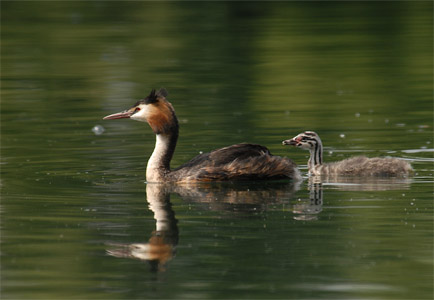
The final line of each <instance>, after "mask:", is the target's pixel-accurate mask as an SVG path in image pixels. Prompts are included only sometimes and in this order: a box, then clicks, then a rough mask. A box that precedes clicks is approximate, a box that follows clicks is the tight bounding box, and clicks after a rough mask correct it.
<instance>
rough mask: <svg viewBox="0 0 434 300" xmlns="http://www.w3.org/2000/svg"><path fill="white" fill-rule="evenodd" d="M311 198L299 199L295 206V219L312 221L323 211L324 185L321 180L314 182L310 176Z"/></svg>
mask: <svg viewBox="0 0 434 300" xmlns="http://www.w3.org/2000/svg"><path fill="white" fill-rule="evenodd" d="M308 190H309V200H307V201H306V200H303V199H298V202H297V203H296V204H295V205H294V207H293V212H294V219H295V220H300V221H312V220H317V219H318V214H319V213H320V212H321V211H322V205H323V187H322V183H321V182H312V181H311V180H310V178H309V183H308Z"/></svg>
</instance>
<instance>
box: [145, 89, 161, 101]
mask: <svg viewBox="0 0 434 300" xmlns="http://www.w3.org/2000/svg"><path fill="white" fill-rule="evenodd" d="M157 97H158V95H157V93H156V92H155V89H152V91H151V93H150V94H149V96H148V97H146V98H145V99H144V100H145V103H146V104H150V103H155V102H158V99H157Z"/></svg>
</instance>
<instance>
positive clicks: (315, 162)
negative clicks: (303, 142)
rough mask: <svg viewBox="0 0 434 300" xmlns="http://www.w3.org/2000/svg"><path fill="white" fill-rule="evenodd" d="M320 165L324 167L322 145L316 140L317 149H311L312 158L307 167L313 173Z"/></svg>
mask: <svg viewBox="0 0 434 300" xmlns="http://www.w3.org/2000/svg"><path fill="white" fill-rule="evenodd" d="M319 165H322V143H321V141H320V140H319V139H318V140H316V143H315V147H313V148H311V149H310V157H309V161H308V162H307V166H308V168H309V171H310V172H311V173H312V171H313V169H314V167H315V166H319Z"/></svg>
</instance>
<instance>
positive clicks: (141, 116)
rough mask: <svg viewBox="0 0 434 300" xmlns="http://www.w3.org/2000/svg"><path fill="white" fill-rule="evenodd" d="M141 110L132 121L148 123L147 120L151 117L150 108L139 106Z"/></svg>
mask: <svg viewBox="0 0 434 300" xmlns="http://www.w3.org/2000/svg"><path fill="white" fill-rule="evenodd" d="M139 108H140V110H139V111H138V112H136V113H135V114H133V115H132V116H131V119H133V120H136V121H141V122H146V119H147V118H148V116H149V108H148V105H141V106H139Z"/></svg>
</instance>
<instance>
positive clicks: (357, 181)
mask: <svg viewBox="0 0 434 300" xmlns="http://www.w3.org/2000/svg"><path fill="white" fill-rule="evenodd" d="M411 182H412V180H411V179H409V178H399V177H356V176H353V177H352V176H337V175H329V176H321V175H319V176H318V175H317V176H311V177H309V185H313V184H323V185H327V186H333V187H336V188H337V189H339V190H343V191H389V190H401V189H409V188H410V185H411Z"/></svg>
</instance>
